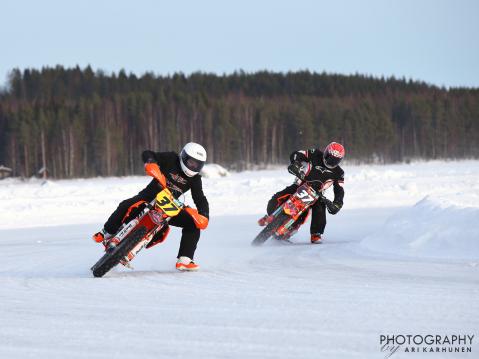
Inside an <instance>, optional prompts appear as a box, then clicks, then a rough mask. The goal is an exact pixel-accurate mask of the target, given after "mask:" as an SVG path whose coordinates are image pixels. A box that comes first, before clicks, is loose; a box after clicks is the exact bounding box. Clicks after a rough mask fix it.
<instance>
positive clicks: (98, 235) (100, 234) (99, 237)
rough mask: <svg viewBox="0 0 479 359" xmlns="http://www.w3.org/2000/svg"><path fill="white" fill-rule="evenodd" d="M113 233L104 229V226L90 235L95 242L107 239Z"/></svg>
mask: <svg viewBox="0 0 479 359" xmlns="http://www.w3.org/2000/svg"><path fill="white" fill-rule="evenodd" d="M112 236H113V235H112V234H110V233H108V232H107V231H105V228H103V229H102V230H101V231H100V232H97V233H95V234H94V235H93V236H92V239H93V240H94V241H95V242H97V243H103V242H106V241H108V240H109V239H110V238H111V237H112Z"/></svg>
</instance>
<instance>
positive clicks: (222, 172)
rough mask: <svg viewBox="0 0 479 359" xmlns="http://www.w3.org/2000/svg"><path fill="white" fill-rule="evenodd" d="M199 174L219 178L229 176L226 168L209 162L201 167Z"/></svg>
mask: <svg viewBox="0 0 479 359" xmlns="http://www.w3.org/2000/svg"><path fill="white" fill-rule="evenodd" d="M200 174H201V175H202V176H203V177H205V178H219V177H226V176H229V175H230V173H229V172H228V170H227V169H226V168H224V167H222V166H220V165H218V164H216V163H209V164H207V165H205V166H204V167H203V169H202V170H201V172H200Z"/></svg>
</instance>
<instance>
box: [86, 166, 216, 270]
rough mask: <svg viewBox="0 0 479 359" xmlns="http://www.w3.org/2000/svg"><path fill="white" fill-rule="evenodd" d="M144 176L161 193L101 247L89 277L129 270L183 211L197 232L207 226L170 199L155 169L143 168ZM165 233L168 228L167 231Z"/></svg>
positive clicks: (190, 211) (185, 207)
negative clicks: (120, 268)
mask: <svg viewBox="0 0 479 359" xmlns="http://www.w3.org/2000/svg"><path fill="white" fill-rule="evenodd" d="M146 173H147V174H148V175H150V176H152V177H153V178H155V179H156V180H157V181H158V182H159V183H160V184H161V186H162V187H163V190H162V191H161V192H159V193H158V194H157V195H156V198H155V199H153V200H152V201H151V202H150V203H146V202H145V203H144V204H143V205H142V206H141V207H139V208H140V212H139V213H137V214H136V215H134V216H133V218H132V216H131V215H130V216H127V218H125V219H124V223H123V225H122V226H121V227H120V229H119V230H118V232H117V233H116V234H115V235H114V236H113V237H112V238H111V239H109V240H108V242H107V243H105V254H104V255H103V257H101V258H100V260H99V261H98V262H96V263H95V265H94V266H93V267H92V268H91V271H92V272H93V276H95V277H102V276H104V275H105V274H106V273H107V272H108V271H110V270H111V269H112V268H113V267H115V266H117V265H118V264H122V265H124V266H125V267H129V268H132V267H131V265H130V262H131V261H132V260H133V258H135V256H136V255H137V254H138V252H140V251H141V250H142V249H143V248H145V247H146V248H150V247H152V246H153V245H155V244H158V243H161V242H163V240H164V238H165V237H166V234H167V233H165V235H164V236H163V237H162V240H160V241H155V240H154V237H155V235H156V234H157V233H159V232H160V231H161V230H162V229H163V228H164V227H166V226H168V222H169V221H170V219H171V218H172V217H175V216H177V215H178V214H179V213H180V212H181V211H186V212H187V213H188V214H189V215H190V216H191V217H192V218H193V221H194V222H195V225H196V227H197V228H199V229H205V228H206V227H207V226H208V219H207V218H206V217H204V216H202V215H201V214H199V213H198V211H197V210H196V209H194V208H191V207H188V206H186V205H185V204H183V203H182V202H181V201H179V200H178V199H176V198H175V197H173V195H172V193H171V191H170V190H169V189H168V188H167V187H166V180H165V177H164V176H163V174H162V173H161V172H160V171H159V169H158V167H157V166H156V167H155V166H153V167H147V170H146ZM167 230H169V228H168V229H167Z"/></svg>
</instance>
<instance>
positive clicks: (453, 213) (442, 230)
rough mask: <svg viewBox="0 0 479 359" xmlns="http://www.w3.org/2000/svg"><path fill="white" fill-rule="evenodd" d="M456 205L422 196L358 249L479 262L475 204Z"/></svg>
mask: <svg viewBox="0 0 479 359" xmlns="http://www.w3.org/2000/svg"><path fill="white" fill-rule="evenodd" d="M458 202H459V201H458V198H454V199H452V201H451V199H449V198H448V199H444V198H431V197H425V198H424V199H422V200H421V201H419V202H418V203H416V205H414V206H413V207H411V208H408V209H406V210H402V211H400V212H399V213H397V214H395V215H394V216H392V217H390V218H389V219H388V220H387V221H386V223H385V224H384V225H383V226H382V227H381V228H379V230H378V231H377V232H375V233H374V234H372V235H370V236H368V237H366V238H365V239H363V240H362V242H361V246H363V247H365V248H367V249H369V250H372V251H378V252H387V253H394V254H399V255H404V256H409V257H426V258H445V259H447V258H450V259H479V221H478V219H479V207H477V204H478V203H477V202H476V204H475V205H472V204H471V203H470V202H469V201H464V202H462V204H461V205H458ZM453 203H454V204H453Z"/></svg>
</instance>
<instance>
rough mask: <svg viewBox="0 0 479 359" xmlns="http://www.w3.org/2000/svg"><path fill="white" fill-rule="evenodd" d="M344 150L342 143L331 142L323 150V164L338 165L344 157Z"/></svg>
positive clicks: (330, 166)
mask: <svg viewBox="0 0 479 359" xmlns="http://www.w3.org/2000/svg"><path fill="white" fill-rule="evenodd" d="M345 153H346V151H345V150H344V147H343V145H342V144H340V143H337V142H331V143H330V144H329V145H327V146H326V148H325V149H324V152H323V160H324V165H325V166H326V167H328V168H334V167H336V166H338V165H339V163H340V162H341V160H342V159H343V158H344V155H345Z"/></svg>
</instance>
